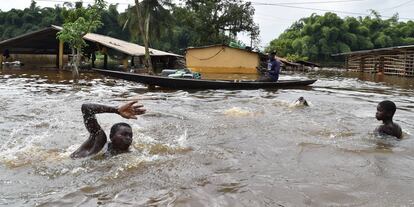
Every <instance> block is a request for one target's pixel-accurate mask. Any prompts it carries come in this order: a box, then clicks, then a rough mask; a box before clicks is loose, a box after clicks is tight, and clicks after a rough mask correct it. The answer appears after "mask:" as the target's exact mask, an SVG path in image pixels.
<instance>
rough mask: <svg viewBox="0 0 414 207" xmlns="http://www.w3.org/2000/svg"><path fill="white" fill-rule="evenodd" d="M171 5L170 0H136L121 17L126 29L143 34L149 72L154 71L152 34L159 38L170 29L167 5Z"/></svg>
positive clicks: (154, 37) (146, 65) (146, 64)
mask: <svg viewBox="0 0 414 207" xmlns="http://www.w3.org/2000/svg"><path fill="white" fill-rule="evenodd" d="M168 6H171V2H170V0H143V1H141V2H139V0H135V6H133V7H130V8H128V11H127V12H126V13H125V14H124V15H122V16H121V17H120V21H121V22H123V24H124V29H125V28H126V27H128V29H129V31H130V32H131V33H135V34H138V36H141V38H142V42H143V43H144V46H145V67H146V68H147V69H148V72H149V73H154V69H153V67H152V62H151V56H150V53H149V46H150V34H151V36H152V37H153V39H158V38H160V36H161V33H162V32H163V30H165V29H169V28H170V27H169V23H170V21H171V18H170V16H171V14H170V12H169V10H167V9H166V7H168Z"/></svg>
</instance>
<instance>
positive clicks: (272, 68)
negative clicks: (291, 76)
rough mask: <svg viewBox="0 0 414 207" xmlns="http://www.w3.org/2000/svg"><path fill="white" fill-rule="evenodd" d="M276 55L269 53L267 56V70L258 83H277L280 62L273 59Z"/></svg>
mask: <svg viewBox="0 0 414 207" xmlns="http://www.w3.org/2000/svg"><path fill="white" fill-rule="evenodd" d="M275 56H276V53H275V52H271V53H270V54H269V60H268V61H267V70H266V72H265V74H264V76H263V77H260V79H259V80H258V81H260V82H277V80H279V72H280V62H279V61H278V60H276V58H275Z"/></svg>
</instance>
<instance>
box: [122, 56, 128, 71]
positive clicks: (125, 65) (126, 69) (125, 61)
mask: <svg viewBox="0 0 414 207" xmlns="http://www.w3.org/2000/svg"><path fill="white" fill-rule="evenodd" d="M122 64H123V65H124V70H125V71H128V56H127V57H126V58H124V59H123V60H122Z"/></svg>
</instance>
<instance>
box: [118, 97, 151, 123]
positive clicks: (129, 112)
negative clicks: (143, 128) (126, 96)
mask: <svg viewBox="0 0 414 207" xmlns="http://www.w3.org/2000/svg"><path fill="white" fill-rule="evenodd" d="M137 102H138V101H131V102H129V103H126V104H124V105H121V106H119V107H118V114H119V115H121V116H122V117H124V118H126V119H137V116H136V115H141V114H144V113H145V111H146V110H145V109H144V108H143V107H144V105H142V104H136V103H137Z"/></svg>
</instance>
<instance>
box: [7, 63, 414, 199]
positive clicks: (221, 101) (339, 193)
mask: <svg viewBox="0 0 414 207" xmlns="http://www.w3.org/2000/svg"><path fill="white" fill-rule="evenodd" d="M37 74H41V75H37ZM83 77H84V78H85V79H86V81H82V83H83V84H82V85H80V86H76V87H73V86H72V85H71V84H69V81H68V78H70V74H66V73H63V72H61V73H57V72H54V71H48V72H45V71H43V72H41V71H19V70H13V71H1V72H0V111H1V116H0V186H1V188H0V205H4V206H98V205H101V206H414V139H413V135H412V133H413V132H414V123H413V120H414V114H413V111H414V98H413V95H414V79H407V78H399V77H382V79H381V78H378V77H373V76H371V75H369V74H362V75H361V74H352V73H347V74H341V73H338V72H335V71H331V72H317V73H316V72H315V73H311V74H308V75H304V74H296V75H284V76H282V78H286V79H290V78H295V77H302V78H303V77H310V78H318V79H319V81H318V82H316V83H315V84H314V86H313V87H312V88H308V89H303V90H300V89H295V90H287V89H286V90H235V91H227V90H207V91H192V92H186V91H162V90H152V91H149V90H147V89H146V88H145V87H144V86H142V85H140V84H137V83H131V82H126V81H122V80H113V79H104V78H103V77H101V76H97V75H93V74H87V75H84V76H83ZM299 96H304V97H305V98H306V99H307V100H308V101H309V102H311V107H309V108H300V107H294V106H292V105H291V103H292V102H293V101H294V100H295V99H297V98H298V97H299ZM136 97H139V98H140V99H141V103H143V104H144V105H145V107H146V108H147V110H148V113H147V114H146V115H144V116H141V117H140V118H139V119H138V120H124V119H122V118H121V117H119V116H117V115H114V114H103V115H99V116H98V119H99V121H100V123H101V125H102V126H103V127H104V128H105V129H106V131H107V132H108V130H109V128H110V126H111V125H112V124H113V123H115V122H120V121H126V122H128V123H130V124H131V125H132V126H133V128H134V135H135V139H134V144H133V151H132V152H131V153H128V154H122V155H119V156H115V157H112V158H109V159H102V158H100V157H99V156H98V157H95V158H86V159H79V160H71V159H70V158H69V157H68V155H69V154H70V153H71V152H73V150H74V149H76V148H77V147H78V146H79V145H80V144H81V143H82V142H83V141H84V140H85V139H86V137H87V131H86V129H85V128H84V126H83V122H82V118H81V112H80V106H81V104H82V103H84V102H95V103H102V104H111V105H119V104H121V103H123V101H124V100H126V99H131V98H136ZM384 99H389V100H393V101H395V102H396V104H397V106H398V110H397V113H396V115H395V121H396V122H397V123H399V124H400V125H401V127H402V128H403V131H404V134H405V135H404V136H405V138H404V139H403V140H401V141H397V140H393V139H383V138H380V137H376V136H375V135H373V133H372V131H373V129H374V128H375V127H376V126H377V125H378V124H379V122H378V121H377V120H376V119H375V117H374V114H375V110H376V105H377V103H378V102H380V101H382V100H384Z"/></svg>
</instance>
